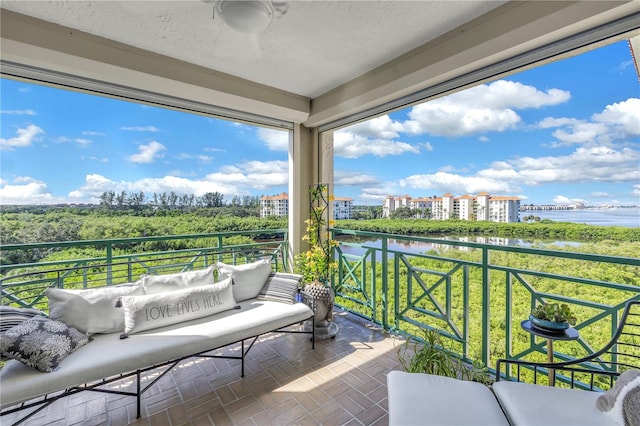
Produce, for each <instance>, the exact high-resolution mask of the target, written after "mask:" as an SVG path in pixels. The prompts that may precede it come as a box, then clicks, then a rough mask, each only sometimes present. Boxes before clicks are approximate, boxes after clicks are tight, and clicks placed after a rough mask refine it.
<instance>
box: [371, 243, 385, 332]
mask: <svg viewBox="0 0 640 426" xmlns="http://www.w3.org/2000/svg"><path fill="white" fill-rule="evenodd" d="M387 248H388V241H387V237H382V327H383V328H384V329H385V330H387V329H388V328H389V318H388V312H387V311H388V309H389V306H388V305H387V301H388V298H387V294H388V293H389V280H388V277H387V274H388V272H389V271H388V269H389V268H388V264H387V262H388V261H389V259H388V253H387ZM374 256H375V254H374ZM374 274H375V271H374ZM373 303H374V306H375V300H374V301H373ZM374 309H375V307H374Z"/></svg>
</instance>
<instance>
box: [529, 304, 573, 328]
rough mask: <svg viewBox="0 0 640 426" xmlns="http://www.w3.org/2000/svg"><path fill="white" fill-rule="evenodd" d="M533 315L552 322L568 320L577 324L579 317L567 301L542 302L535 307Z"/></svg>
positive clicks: (571, 323)
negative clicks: (577, 317)
mask: <svg viewBox="0 0 640 426" xmlns="http://www.w3.org/2000/svg"><path fill="white" fill-rule="evenodd" d="M531 315H532V316H534V317H535V318H538V319H542V320H546V321H551V322H567V323H569V324H570V325H576V322H577V319H576V317H575V315H574V314H573V312H571V309H570V308H569V305H567V304H566V303H562V304H560V303H541V304H540V305H538V306H536V307H535V308H533V311H531Z"/></svg>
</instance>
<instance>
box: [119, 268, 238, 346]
mask: <svg viewBox="0 0 640 426" xmlns="http://www.w3.org/2000/svg"><path fill="white" fill-rule="evenodd" d="M120 300H121V301H122V307H123V308H124V324H125V328H124V332H125V335H127V334H133V333H137V332H139V331H144V330H150V329H152V328H158V327H163V326H165V325H171V324H176V323H179V322H183V321H189V320H192V319H196V318H201V317H206V316H208V315H212V314H215V313H218V312H222V311H226V310H228V309H232V308H233V307H235V305H236V302H235V300H233V291H232V290H231V278H227V279H226V280H224V281H220V282H217V283H215V284H210V285H204V286H200V287H189V288H184V289H180V290H174V291H168V292H165V293H156V294H145V295H142V296H124V297H122V298H121V299H120Z"/></svg>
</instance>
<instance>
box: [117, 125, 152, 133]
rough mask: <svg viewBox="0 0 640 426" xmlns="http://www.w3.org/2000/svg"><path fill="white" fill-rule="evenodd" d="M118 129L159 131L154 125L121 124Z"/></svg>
mask: <svg viewBox="0 0 640 426" xmlns="http://www.w3.org/2000/svg"><path fill="white" fill-rule="evenodd" d="M120 130H126V131H129V132H159V131H160V129H158V128H157V127H155V126H123V127H120Z"/></svg>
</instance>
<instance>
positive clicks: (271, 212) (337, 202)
mask: <svg viewBox="0 0 640 426" xmlns="http://www.w3.org/2000/svg"><path fill="white" fill-rule="evenodd" d="M352 202H353V199H351V198H346V197H336V198H334V200H333V219H351V204H352ZM288 215H289V194H287V193H286V192H283V193H281V194H278V195H263V196H262V197H261V198H260V217H270V216H276V217H287V216H288Z"/></svg>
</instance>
